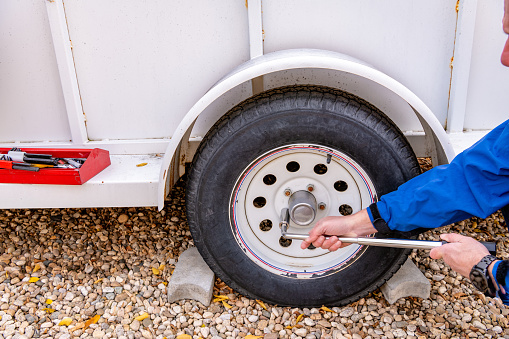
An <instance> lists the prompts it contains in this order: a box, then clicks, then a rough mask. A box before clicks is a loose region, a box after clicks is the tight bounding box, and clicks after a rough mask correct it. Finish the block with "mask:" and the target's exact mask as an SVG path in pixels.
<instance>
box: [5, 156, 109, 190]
mask: <svg viewBox="0 0 509 339" xmlns="http://www.w3.org/2000/svg"><path fill="white" fill-rule="evenodd" d="M9 151H10V148H0V155H2V154H7V153H8V152H9ZM22 151H23V152H26V153H38V154H40V153H43V154H51V156H52V157H53V158H86V160H85V162H84V163H83V165H81V167H80V168H41V169H40V170H39V171H37V172H31V171H24V170H15V169H0V183H13V184H14V183H15V184H52V185H81V184H83V183H85V182H87V181H88V180H89V179H90V178H92V177H93V176H95V175H96V174H97V173H99V172H101V171H102V170H103V169H105V168H106V167H108V166H109V165H110V164H111V161H110V153H109V152H108V151H105V150H103V149H99V148H94V149H57V148H23V149H22Z"/></svg>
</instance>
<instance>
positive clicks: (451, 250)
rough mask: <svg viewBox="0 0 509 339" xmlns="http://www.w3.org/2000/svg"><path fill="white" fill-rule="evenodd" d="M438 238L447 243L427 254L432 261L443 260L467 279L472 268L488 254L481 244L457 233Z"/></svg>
mask: <svg viewBox="0 0 509 339" xmlns="http://www.w3.org/2000/svg"><path fill="white" fill-rule="evenodd" d="M440 238H441V239H442V240H445V241H447V242H449V243H448V244H445V245H442V246H440V247H435V248H434V249H432V250H431V251H430V253H429V255H430V257H431V258H433V259H444V261H445V263H446V264H447V265H449V266H450V267H451V268H452V269H453V270H455V271H456V272H458V273H459V274H461V275H462V276H464V277H466V278H468V277H469V276H470V271H471V270H472V267H474V265H476V264H477V263H478V262H479V261H481V259H482V258H484V257H485V256H486V255H488V254H490V252H488V250H487V249H486V247H484V245H483V244H481V243H480V242H478V241H476V240H475V239H472V238H470V237H466V236H463V235H460V234H457V233H448V234H441V235H440Z"/></svg>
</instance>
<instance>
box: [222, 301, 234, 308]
mask: <svg viewBox="0 0 509 339" xmlns="http://www.w3.org/2000/svg"><path fill="white" fill-rule="evenodd" d="M223 306H224V307H226V308H228V309H230V308H232V307H233V306H232V305H230V304H228V303H227V302H226V301H225V300H223Z"/></svg>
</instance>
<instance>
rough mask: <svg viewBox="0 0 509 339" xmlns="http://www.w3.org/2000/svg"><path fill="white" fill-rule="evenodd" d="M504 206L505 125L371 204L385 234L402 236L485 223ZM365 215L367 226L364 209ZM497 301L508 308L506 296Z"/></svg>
mask: <svg viewBox="0 0 509 339" xmlns="http://www.w3.org/2000/svg"><path fill="white" fill-rule="evenodd" d="M507 205H509V120H507V121H505V122H503V123H502V124H501V125H499V126H497V127H496V128H495V129H493V130H492V131H491V132H490V133H488V134H487V135H486V136H485V137H484V138H482V139H481V140H479V141H478V142H477V143H476V144H474V145H473V146H472V147H470V148H468V149H466V150H465V151H463V152H462V153H460V154H458V155H457V156H456V157H455V158H454V159H453V161H452V162H451V163H450V164H448V165H442V166H437V167H435V168H433V169H431V170H429V171H427V172H425V173H423V174H421V175H419V176H417V177H415V178H413V179H412V180H410V181H408V182H406V183H405V184H403V185H401V186H400V187H399V188H398V189H397V190H396V191H394V192H391V193H388V194H386V195H383V196H382V197H381V199H380V201H379V202H377V207H378V210H379V212H380V216H381V217H382V218H383V219H384V220H385V222H386V223H387V225H388V226H389V228H390V229H391V230H395V231H403V232H406V231H411V230H414V229H416V228H436V227H440V226H444V225H448V224H451V223H454V222H457V221H460V220H464V219H468V218H470V217H472V216H476V217H480V218H486V217H487V216H489V215H490V214H492V213H493V212H495V211H497V210H499V209H501V208H503V207H505V206H507ZM368 214H369V216H370V218H371V221H372V222H373V216H372V215H371V212H370V211H369V209H368ZM506 223H509V220H506ZM497 267H498V265H497ZM493 273H494V275H495V274H496V272H493ZM506 282H507V283H509V277H506ZM507 286H509V285H507ZM506 291H509V289H507V288H506ZM501 298H502V300H503V301H504V303H507V302H509V293H508V294H506V295H503V296H502V295H501Z"/></svg>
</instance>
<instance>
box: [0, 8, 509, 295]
mask: <svg viewBox="0 0 509 339" xmlns="http://www.w3.org/2000/svg"><path fill="white" fill-rule="evenodd" d="M502 13H503V2H502V1H500V0H486V1H476V0H469V1H466V0H461V1H460V0H458V1H456V0H429V1H406V0H385V1H376V2H375V1H368V0H362V1H336V0H321V1H304V0H291V1H290V0H278V1H276V0H249V1H247V0H245V1H244V0H223V1H205V0H192V1H163V0H152V1H120V0H110V1H98V0H87V1H85V0H26V1H12V0H7V1H2V3H1V4H0V110H1V111H0V112H1V113H0V114H1V117H2V124H0V147H9V148H10V147H19V148H21V149H23V148H28V147H29V148H46V147H47V148H102V149H105V150H108V151H109V152H110V156H111V162H112V164H111V166H109V167H108V168H107V169H105V170H104V171H102V172H101V173H99V174H98V175H97V176H95V177H94V178H92V179H91V180H90V181H88V182H87V183H85V184H83V185H81V186H62V185H21V184H1V183H0V192H1V193H2V194H1V195H0V208H63V207H112V206H158V207H159V208H160V209H161V208H163V207H164V198H165V196H166V195H167V194H168V192H169V191H170V189H171V187H172V185H173V184H174V183H175V182H176V180H177V179H178V178H179V177H180V176H182V175H183V174H184V173H185V171H186V164H188V163H193V157H194V156H195V153H196V151H197V149H198V148H199V147H200V152H199V153H198V155H197V156H196V157H195V160H194V163H193V165H192V168H193V171H194V174H192V173H191V178H190V181H191V182H190V186H191V187H192V189H191V190H192V192H190V194H189V197H190V199H191V200H192V201H191V202H190V203H189V205H188V210H189V209H190V208H192V209H193V211H188V212H189V213H190V214H191V215H190V226H191V229H192V231H193V235H194V237H195V242H196V244H197V246H198V247H199V249H200V251H201V253H202V255H203V256H204V257H205V259H206V261H207V262H208V263H209V265H210V266H211V267H212V268H213V269H214V270H215V272H216V274H218V275H219V276H220V277H221V278H223V279H225V280H226V281H228V282H229V283H230V284H231V285H232V286H233V287H235V288H237V290H239V291H241V292H243V293H246V294H249V295H251V296H254V297H260V298H264V299H265V300H268V301H272V302H275V303H279V304H308V305H315V304H316V305H320V303H323V298H322V297H319V296H318V295H319V294H322V295H324V296H325V298H329V299H327V300H333V301H334V302H336V303H345V302H348V301H349V300H352V299H353V298H356V297H358V296H360V295H362V294H364V293H366V292H367V291H369V290H372V289H373V288H374V287H376V286H378V285H379V284H381V283H382V282H383V281H384V280H386V279H388V277H390V275H391V274H392V273H393V272H394V271H395V270H396V269H397V267H399V265H400V264H401V263H402V260H403V258H404V257H405V256H406V254H405V253H404V252H403V251H401V250H398V251H395V250H386V249H384V250H380V251H382V252H377V251H378V250H377V251H375V250H372V249H369V250H366V248H365V247H362V246H357V247H355V246H353V245H352V246H349V248H350V249H349V250H344V251H343V253H341V254H340V255H339V256H336V257H332V256H331V255H330V254H327V253H325V252H320V250H318V249H315V250H313V251H314V252H313V251H309V250H308V251H302V250H300V249H299V248H298V243H297V242H295V243H294V244H290V245H288V244H287V243H285V242H284V241H283V242H282V241H280V240H281V239H280V238H279V236H278V234H279V233H278V232H279V230H278V227H277V223H278V221H279V214H278V213H279V212H280V211H281V208H283V207H285V206H287V205H288V204H289V200H290V199H291V197H292V195H293V193H295V192H297V191H305V190H308V192H312V193H311V195H312V198H311V197H309V199H308V200H306V202H307V203H308V205H309V206H312V207H313V208H312V209H311V210H312V218H311V220H312V221H311V222H310V223H307V224H306V223H305V222H301V224H302V225H300V224H299V221H298V220H297V219H298V216H294V217H295V218H296V220H294V219H292V223H293V224H291V225H290V226H291V227H293V228H294V230H297V231H300V232H301V233H302V232H304V233H305V232H306V231H307V230H309V229H310V228H311V227H312V225H313V224H314V222H315V221H316V220H317V219H318V218H319V217H322V216H325V215H339V214H345V213H346V214H348V213H352V212H355V211H357V210H359V209H361V208H364V207H366V206H367V205H368V204H369V203H371V202H373V201H375V200H376V199H377V197H378V196H380V195H381V194H383V193H386V192H387V191H388V190H391V189H394V188H395V187H397V185H398V184H400V183H402V182H403V181H404V180H407V179H408V178H410V177H411V176H412V175H415V173H413V174H412V171H414V170H415V169H414V168H413V167H415V166H414V165H415V155H416V156H418V157H431V158H432V161H433V164H434V165H439V164H445V163H447V162H449V161H450V160H451V159H452V158H453V157H454V155H455V154H456V153H457V152H459V151H461V150H463V149H464V148H466V147H468V146H469V145H471V144H473V143H474V142H475V141H476V140H478V139H479V138H480V137H482V136H483V135H484V134H486V133H487V132H488V131H489V130H491V129H492V128H494V127H495V126H496V125H498V124H499V123H501V122H502V121H504V120H505V119H506V117H507V115H506V113H505V109H506V107H507V104H506V98H505V96H506V95H507V93H509V69H507V68H504V67H503V66H502V65H501V64H500V62H499V58H500V51H501V49H502V46H503V44H504V41H505V38H506V37H505V35H504V33H503V31H502V29H501V24H500V23H501V19H502ZM246 100H247V101H246ZM340 102H343V103H345V102H346V104H345V105H344V106H342V107H339V106H341V105H340V104H339V103H340ZM274 105H276V106H278V105H279V106H278V107H274ZM288 105H289V106H288ZM287 106H288V107H287ZM352 107H355V110H353V111H352V109H351V108H352ZM285 112H286V113H285ZM288 112H290V113H292V112H293V113H295V115H294V119H293V120H292V118H291V117H289V116H286V115H285V114H287V113H288ZM324 112H326V113H324ZM293 113H292V114H293ZM321 113H324V114H325V115H324V116H322V118H318V117H319V116H320V114H321ZM259 114H261V115H264V118H263V119H265V120H263V119H262V120H257V119H258V115H259ZM290 115H291V114H290ZM366 116H371V117H372V118H366ZM307 117H313V118H312V119H311V118H310V120H308V121H304V120H306V119H307ZM334 117H336V118H334ZM373 117H374V118H373ZM221 119H222V120H221ZM274 119H275V120H274ZM278 119H279V120H278ZM285 119H286V120H285ZM324 119H325V120H324ZM327 119H331V123H330V124H328V123H324V121H328V120H327ZM369 119H375V120H373V121H371V120H369ZM352 121H353V122H352ZM283 122H284V123H283ZM347 122H348V123H347ZM350 123H352V124H353V125H350ZM230 124H231V125H230ZM257 124H258V125H257ZM251 125H253V126H254V127H253V126H251ZM306 127H309V128H306ZM253 128H256V129H253ZM328 128H330V130H328ZM313 129H314V130H315V132H313ZM288 131H290V132H292V133H288ZM334 131H338V133H339V131H340V133H341V134H342V135H343V136H344V138H343V139H341V137H338V138H339V139H341V140H342V141H340V142H339V141H338V144H334V142H335V141H329V139H328V137H327V138H325V139H326V140H325V139H323V138H322V137H321V136H320V134H323V135H325V134H327V135H329V134H331V133H333V132H334ZM207 133H209V134H208V136H206V134H207ZM230 133H232V134H233V137H232V138H233V139H231V140H230V139H228V138H229V134H230ZM246 133H247V134H251V136H250V137H246V139H242V137H241V136H240V135H244V134H246ZM306 133H309V134H306ZM370 133H371V134H370ZM401 133H402V134H401ZM292 137H294V139H292ZM388 139H391V140H388ZM203 140H206V142H202V141H203ZM214 140H217V143H219V145H218V146H217V145H214V142H213V141H214ZM235 140H237V141H235ZM239 140H242V141H239ZM278 140H279V141H278ZM235 142H237V143H241V145H239V144H237V145H236V144H235ZM391 142H392V144H390V143H391ZM229 143H232V144H231V145H230V144H229ZM388 143H389V144H388ZM200 145H201V146H200ZM345 145H347V146H345ZM247 146H250V147H247ZM228 147H230V148H228ZM366 148H368V149H371V150H372V152H373V153H372V155H371V156H370V155H369V154H367V153H366V154H364V155H359V153H357V152H361V150H362V149H366ZM397 149H399V150H401V149H404V152H403V153H402V152H400V151H398V150H397ZM385 151H387V152H388V154H389V153H390V154H393V156H395V158H394V159H392V160H391V158H390V157H389V158H384V156H383V155H382V154H383V153H384V152H385ZM225 152H230V153H225ZM235 152H239V153H235ZM361 153H362V152H361ZM395 153H397V154H395ZM214 154H218V155H219V156H218V157H217V158H215V157H214V156H215V155H214ZM292 157H293V158H292ZM407 157H412V159H413V160H411V161H413V165H412V163H410V162H406V163H405V161H406V160H405V159H403V158H407ZM290 158H292V159H294V160H291V159H290ZM372 158H376V159H372ZM378 158H380V159H378ZM295 159H296V160H295ZM320 159H322V160H320ZM384 159H385V161H386V162H390V163H392V164H393V165H389V164H384ZM372 160H373V161H372ZM200 161H201V162H202V163H200ZM294 162H295V163H297V164H298V165H299V168H298V169H297V170H295V167H291V166H290V168H291V169H293V170H294V171H291V170H290V169H289V167H288V166H289V164H290V163H294ZM400 162H401V163H400ZM140 163H147V165H146V166H142V167H137V166H136V165H137V164H140ZM233 164H235V166H234V165H233ZM318 165H325V169H324V168H323V167H320V166H318ZM386 165H387V166H386ZM306 166H307V167H309V166H311V167H309V168H307V167H306ZM317 166H318V167H317ZM391 166H392V167H391ZM320 168H321V169H320ZM327 168H328V169H329V171H328V173H329V174H330V173H335V176H336V177H337V178H336V179H333V178H327V179H324V178H325V177H326V176H327V175H329V174H327V175H326V174H325V172H323V171H326V172H327ZM401 168H403V169H404V170H402V171H403V172H405V171H406V172H405V173H403V172H402V174H398V173H396V172H398V171H399V170H400V169H401ZM219 169H221V170H219ZM378 169H380V171H382V172H383V173H384V176H385V177H386V178H389V177H394V178H393V180H392V179H390V178H389V179H387V182H385V180H382V179H380V178H378V179H377V178H376V176H377V175H376V174H374V172H377V171H378ZM299 171H300V172H299ZM269 172H270V173H269ZM313 172H314V174H313ZM322 172H323V173H322ZM269 175H270V176H269ZM313 176H316V177H313ZM340 177H341V178H340ZM225 178H229V179H228V180H226V179H225ZM245 180H247V181H245ZM257 180H259V182H260V183H258V184H257ZM260 180H261V181H260ZM328 180H332V181H331V182H332V183H333V185H332V184H331V185H329V184H328ZM273 181H274V182H273ZM381 181H383V182H381ZM209 182H212V183H214V182H215V183H216V185H215V186H214V185H212V186H207V183H209ZM262 182H263V184H262ZM243 185H244V186H243ZM264 185H265V186H264ZM345 185H346V187H349V189H347V188H344V187H345ZM384 185H385V186H384ZM221 187H225V189H224V191H221ZM310 187H311V189H309V188H310ZM353 187H355V189H352V188H353ZM286 193H289V194H286ZM222 195H224V196H222ZM258 198H260V199H258ZM257 199H258V200H257ZM306 199H307V198H306ZM313 199H314V200H313ZM204 200H209V201H213V202H214V203H215V205H210V206H209V205H207V203H205V202H204ZM251 200H253V201H251ZM312 201H315V203H314V205H313V203H312ZM320 204H323V206H324V208H323V209H321V207H322V205H320ZM214 206H215V207H214ZM345 206H346V207H345ZM214 208H215V209H214ZM341 208H343V210H342V209H341ZM345 208H346V210H345ZM221 216H222V217H221ZM262 216H263V218H262ZM260 218H262V219H260ZM292 218H293V216H292ZM209 223H210V225H214V227H212V226H211V228H213V229H215V231H214V233H215V234H217V235H211V234H209V233H208V232H209V231H207V229H206V228H207V227H206V226H207V225H208V224H209ZM224 223H226V225H224V227H223V230H222V231H218V230H217V228H218V227H221V226H220V224H224ZM269 223H270V224H274V227H272V226H271V227H269V226H270V225H269ZM198 224H200V225H198ZM204 224H207V225H204ZM221 232H223V233H221ZM209 237H215V238H214V239H215V240H213V241H212V242H207V240H206V239H208V238H209ZM218 237H219V238H218ZM220 237H222V238H220ZM221 239H223V240H224V242H225V244H224V246H223V247H222V249H221V251H223V252H224V253H227V254H225V255H223V256H221V255H220V253H219V252H218V253H215V252H214V251H213V250H211V247H214V246H215V245H219V244H221ZM228 239H229V240H228ZM229 244H230V245H231V246H230V247H229ZM219 247H221V246H219ZM383 251H386V252H383ZM387 251H389V252H391V251H392V252H394V251H395V252H394V253H392V252H391V253H392V254H387V253H388V252H387ZM309 253H313V254H309ZM370 253H371V254H370ZM373 256H374V257H376V256H378V257H379V258H380V257H387V258H391V259H387V260H385V261H387V262H388V263H387V265H386V266H383V267H382V268H381V269H380V272H381V273H380V272H379V273H377V274H378V275H376V276H374V277H372V279H371V280H369V279H366V280H367V281H371V282H367V283H366V284H364V285H363V286H361V287H360V288H357V289H350V288H346V287H345V286H350V285H352V284H351V283H348V282H344V283H339V286H341V287H337V288H336V290H335V291H332V290H322V289H321V288H322V287H320V286H321V283H319V282H324V281H325V282H326V283H323V284H322V285H335V286H338V284H335V283H334V281H335V280H331V279H340V280H341V279H343V280H344V279H346V278H345V276H354V275H352V274H351V273H348V269H349V267H350V268H351V267H357V269H358V267H359V265H360V266H362V265H365V263H366V262H369V260H372V259H369V258H370V257H373ZM232 258H237V260H233V262H232V263H230V260H231V259H232ZM338 258H339V259H338ZM227 263H228V264H227ZM235 265H237V268H236V269H235V268H234V269H232V270H230V268H227V267H226V266H232V267H233V266H235ZM356 265H357V266H356ZM245 269H253V270H255V271H257V272H259V276H260V279H261V281H271V284H274V285H275V286H277V287H275V291H276V292H275V294H270V293H269V294H266V293H265V292H263V288H262V289H261V290H260V291H258V290H256V288H255V287H253V285H259V286H262V287H264V286H263V284H261V283H260V281H257V280H256V279H254V280H253V281H252V283H251V285H242V284H243V283H242V282H241V281H242V277H241V273H240V272H241V271H242V270H245ZM361 271H362V270H361ZM310 272H314V273H310ZM336 273H338V274H336ZM339 273H340V274H339ZM338 277H339V278H338ZM307 284H311V285H310V286H314V287H312V288H311V287H310V286H308V285H307ZM375 285H376V286H375ZM285 286H286V287H285ZM285 288H286V289H287V291H286V292H285V293H283V290H284V289H285ZM302 288H305V289H307V290H310V291H312V292H309V293H308V295H309V298H307V299H300V300H295V298H292V296H295V295H299V294H302V293H301V292H302V290H301V289H302ZM313 288H315V290H313ZM265 289H266V286H265ZM341 289H343V291H339V290H341ZM329 303H330V302H329Z"/></svg>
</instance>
